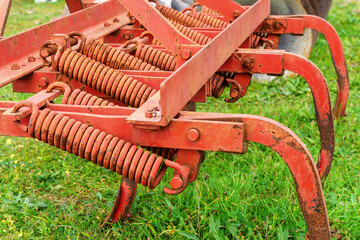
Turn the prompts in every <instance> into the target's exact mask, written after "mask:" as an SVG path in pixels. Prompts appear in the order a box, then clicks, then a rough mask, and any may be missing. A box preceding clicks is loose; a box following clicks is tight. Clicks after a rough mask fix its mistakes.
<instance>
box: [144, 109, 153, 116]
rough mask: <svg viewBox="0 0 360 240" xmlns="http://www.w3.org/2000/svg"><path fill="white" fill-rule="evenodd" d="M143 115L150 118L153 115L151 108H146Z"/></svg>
mask: <svg viewBox="0 0 360 240" xmlns="http://www.w3.org/2000/svg"><path fill="white" fill-rule="evenodd" d="M145 117H146V118H152V117H153V112H152V111H151V110H147V111H146V112H145Z"/></svg>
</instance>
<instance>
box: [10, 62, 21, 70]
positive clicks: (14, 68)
mask: <svg viewBox="0 0 360 240" xmlns="http://www.w3.org/2000/svg"><path fill="white" fill-rule="evenodd" d="M19 69H20V66H19V64H17V63H14V64H11V70H19Z"/></svg>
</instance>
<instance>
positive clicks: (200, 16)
mask: <svg viewBox="0 0 360 240" xmlns="http://www.w3.org/2000/svg"><path fill="white" fill-rule="evenodd" d="M193 18H195V19H197V20H199V21H201V22H203V23H205V24H206V25H208V26H210V27H213V28H226V27H227V26H229V25H230V23H228V22H224V21H222V20H220V19H217V18H214V17H212V16H209V15H208V14H207V13H197V14H195V15H194V16H193Z"/></svg>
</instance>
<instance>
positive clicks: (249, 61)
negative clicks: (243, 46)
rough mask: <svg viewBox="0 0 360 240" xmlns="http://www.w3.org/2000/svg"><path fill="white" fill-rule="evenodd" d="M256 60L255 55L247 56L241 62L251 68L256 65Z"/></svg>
mask: <svg viewBox="0 0 360 240" xmlns="http://www.w3.org/2000/svg"><path fill="white" fill-rule="evenodd" d="M254 62H255V60H254V58H253V57H249V56H246V57H244V58H243V59H242V61H241V64H242V65H243V67H245V68H248V69H249V68H252V67H253V66H254Z"/></svg>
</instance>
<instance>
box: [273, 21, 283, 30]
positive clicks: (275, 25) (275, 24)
mask: <svg viewBox="0 0 360 240" xmlns="http://www.w3.org/2000/svg"><path fill="white" fill-rule="evenodd" d="M282 27H283V25H282V23H281V22H279V21H275V22H274V23H273V24H272V28H273V30H274V31H275V32H277V31H279V30H280V29H281V28H282Z"/></svg>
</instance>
